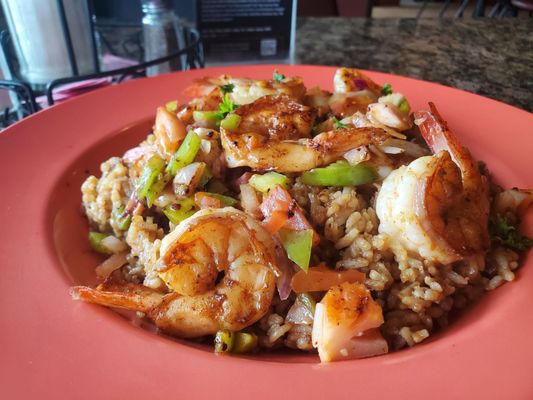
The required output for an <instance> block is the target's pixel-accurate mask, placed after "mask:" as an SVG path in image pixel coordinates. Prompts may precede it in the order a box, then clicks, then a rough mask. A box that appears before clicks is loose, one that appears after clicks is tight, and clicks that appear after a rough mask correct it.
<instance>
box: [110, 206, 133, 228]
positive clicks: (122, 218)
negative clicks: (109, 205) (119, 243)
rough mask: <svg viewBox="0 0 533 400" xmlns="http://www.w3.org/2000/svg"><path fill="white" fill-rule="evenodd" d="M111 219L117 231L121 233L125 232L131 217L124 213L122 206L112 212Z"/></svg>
mask: <svg viewBox="0 0 533 400" xmlns="http://www.w3.org/2000/svg"><path fill="white" fill-rule="evenodd" d="M113 218H114V220H115V223H116V224H117V227H118V229H120V230H121V231H127V230H128V228H129V227H130V224H131V215H130V214H129V213H124V206H120V207H119V208H118V209H117V210H115V211H114V212H113Z"/></svg>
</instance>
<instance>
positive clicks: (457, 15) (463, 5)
mask: <svg viewBox="0 0 533 400" xmlns="http://www.w3.org/2000/svg"><path fill="white" fill-rule="evenodd" d="M468 2H469V0H463V2H462V3H461V5H460V6H459V9H458V10H457V12H456V13H455V18H462V16H463V13H464V12H465V9H466V6H468Z"/></svg>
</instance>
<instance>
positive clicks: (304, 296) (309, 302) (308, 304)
mask: <svg viewBox="0 0 533 400" xmlns="http://www.w3.org/2000/svg"><path fill="white" fill-rule="evenodd" d="M297 299H298V300H300V302H302V304H303V305H304V306H305V308H307V309H308V310H309V312H310V313H311V314H313V315H314V314H315V308H316V300H315V299H314V298H313V296H311V295H310V294H309V293H300V294H299V295H298V296H297Z"/></svg>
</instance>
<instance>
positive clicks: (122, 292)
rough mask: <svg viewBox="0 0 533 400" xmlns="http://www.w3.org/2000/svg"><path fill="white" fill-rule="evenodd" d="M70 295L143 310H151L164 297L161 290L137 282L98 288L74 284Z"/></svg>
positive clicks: (129, 308)
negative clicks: (157, 290)
mask: <svg viewBox="0 0 533 400" xmlns="http://www.w3.org/2000/svg"><path fill="white" fill-rule="evenodd" d="M70 295H71V296H72V298H73V299H74V300H83V301H87V302H89V303H95V304H100V305H103V306H107V307H116V308H123V309H126V310H132V311H142V312H149V311H150V310H152V309H154V308H155V307H157V306H159V305H160V304H161V302H162V301H163V297H164V295H163V294H161V293H159V292H156V291H154V290H151V289H148V288H147V287H145V286H143V285H136V284H128V285H123V286H117V285H114V286H105V285H100V286H98V288H96V289H93V288H90V287H87V286H74V287H72V288H70Z"/></svg>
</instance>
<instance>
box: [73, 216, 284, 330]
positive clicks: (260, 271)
mask: <svg viewBox="0 0 533 400" xmlns="http://www.w3.org/2000/svg"><path fill="white" fill-rule="evenodd" d="M276 272H277V264H276V244H275V243H274V241H273V239H272V237H271V236H270V234H268V233H267V231H266V230H265V229H264V228H263V227H262V225H261V223H260V222H258V221H256V220H255V219H253V218H252V217H250V216H248V215H247V214H245V213H243V212H242V211H239V210H236V209H234V208H231V207H226V208H222V209H204V210H201V211H199V212H197V213H196V214H195V215H194V216H192V217H190V218H189V219H187V220H186V221H183V222H182V223H181V224H180V225H178V227H177V228H176V229H175V230H174V231H173V232H171V233H170V234H169V235H167V236H166V237H165V238H164V239H163V241H162V244H161V256H160V266H159V276H160V277H161V278H162V279H163V281H165V283H166V284H167V287H168V288H169V290H170V293H166V294H165V293H160V292H157V291H154V290H151V289H148V288H146V287H144V286H141V285H132V284H129V285H126V286H116V285H115V286H112V287H110V288H106V287H105V286H101V287H100V288H97V289H92V288H88V287H84V286H78V287H74V288H73V289H72V292H71V293H72V295H73V297H74V298H77V299H81V300H85V301H89V302H92V303H97V304H101V305H105V306H109V307H119V308H125V309H129V310H135V311H142V312H145V313H146V314H147V316H148V317H149V318H151V319H152V320H153V321H154V323H155V324H156V325H157V326H158V327H159V328H161V329H162V330H164V331H165V332H168V333H172V334H174V335H177V336H179V337H183V338H192V337H199V336H204V335H209V334H214V333H216V332H217V331H218V330H221V329H227V330H230V331H239V330H241V329H244V328H246V327H248V326H250V325H252V324H253V323H255V322H256V321H258V320H259V319H260V318H261V317H263V316H264V315H265V314H266V312H267V311H268V309H269V307H270V304H271V302H272V298H273V296H274V292H275V289H276V282H275V280H276Z"/></svg>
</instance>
